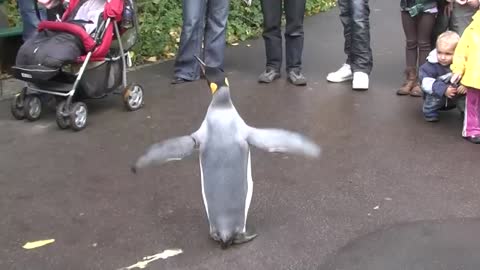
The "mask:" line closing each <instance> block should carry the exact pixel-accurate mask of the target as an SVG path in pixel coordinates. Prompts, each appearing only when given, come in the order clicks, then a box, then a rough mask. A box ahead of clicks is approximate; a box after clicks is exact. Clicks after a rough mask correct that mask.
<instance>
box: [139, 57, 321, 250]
mask: <svg viewBox="0 0 480 270" xmlns="http://www.w3.org/2000/svg"><path fill="white" fill-rule="evenodd" d="M196 58H197V60H198V61H199V62H200V65H201V68H202V72H203V74H204V75H205V78H206V80H207V82H208V86H209V88H210V90H211V93H212V100H211V103H210V105H209V107H208V110H207V113H206V116H205V118H204V120H203V122H202V124H201V125H200V128H199V129H198V130H197V131H195V132H193V133H192V134H190V135H186V136H181V137H176V138H171V139H167V140H165V141H163V142H160V143H157V144H154V145H152V146H151V147H150V148H149V149H147V151H146V152H145V153H144V154H143V155H142V156H141V157H140V158H138V160H137V161H136V162H135V164H134V165H133V167H132V171H133V172H134V173H136V172H137V171H138V170H139V169H142V168H145V167H147V166H150V165H153V164H157V165H159V164H162V163H165V162H168V161H171V160H181V159H182V158H184V157H187V156H189V155H190V154H192V153H193V152H194V151H195V150H198V151H199V160H200V175H201V187H202V195H203V202H204V206H205V210H206V214H207V218H208V222H209V225H210V236H211V237H212V239H213V240H215V241H218V242H220V245H221V247H222V248H223V249H225V248H227V247H229V246H230V245H232V244H241V243H245V242H248V241H250V240H252V239H254V238H255V237H256V236H257V234H255V233H253V232H252V231H250V230H247V226H246V223H247V215H248V210H249V207H250V202H251V199H252V192H253V181H252V169H251V159H250V147H249V146H250V145H253V146H256V147H258V148H260V149H263V150H266V151H269V152H284V153H292V154H301V155H305V156H309V157H319V155H320V151H321V149H320V147H319V146H318V145H317V144H315V143H314V142H313V141H311V140H310V139H308V138H306V137H305V136H303V135H301V134H298V133H294V132H291V131H287V130H282V129H258V128H254V127H251V126H248V125H247V124H246V123H245V121H244V120H243V119H242V118H241V117H240V115H239V114H238V112H237V110H236V109H235V107H234V105H233V103H232V99H231V97H230V88H229V83H228V80H227V78H226V77H225V73H224V72H223V70H222V69H220V68H215V67H209V66H206V65H205V63H203V61H202V60H201V59H199V58H198V57H196Z"/></svg>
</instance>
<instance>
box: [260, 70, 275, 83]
mask: <svg viewBox="0 0 480 270" xmlns="http://www.w3.org/2000/svg"><path fill="white" fill-rule="evenodd" d="M278 78H280V72H279V71H278V70H276V69H274V68H272V67H267V68H266V69H265V71H264V72H263V73H262V74H260V76H259V77H258V82H259V83H271V82H273V81H274V80H276V79H278Z"/></svg>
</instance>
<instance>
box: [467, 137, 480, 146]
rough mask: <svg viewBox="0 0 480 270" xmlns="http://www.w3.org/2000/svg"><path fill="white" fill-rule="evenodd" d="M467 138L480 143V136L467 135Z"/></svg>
mask: <svg viewBox="0 0 480 270" xmlns="http://www.w3.org/2000/svg"><path fill="white" fill-rule="evenodd" d="M465 140H467V141H469V142H471V143H474V144H480V136H470V137H465Z"/></svg>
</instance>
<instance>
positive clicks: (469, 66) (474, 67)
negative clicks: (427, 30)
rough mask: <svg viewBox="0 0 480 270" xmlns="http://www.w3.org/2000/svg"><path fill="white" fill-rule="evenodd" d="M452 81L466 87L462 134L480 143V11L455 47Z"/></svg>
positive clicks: (469, 139) (471, 140) (473, 141)
mask: <svg viewBox="0 0 480 270" xmlns="http://www.w3.org/2000/svg"><path fill="white" fill-rule="evenodd" d="M450 68H451V69H452V73H453V76H452V79H451V82H452V83H458V82H460V83H461V84H462V85H464V86H465V88H466V94H467V98H466V102H465V118H464V121H463V131H462V136H463V137H464V138H465V139H467V140H468V141H470V142H472V143H475V144H480V11H477V13H475V15H474V16H473V21H472V23H470V25H469V26H468V27H467V29H465V31H464V32H463V35H462V37H461V38H460V41H459V43H458V45H457V48H456V49H455V53H454V56H453V62H452V65H451V66H450Z"/></svg>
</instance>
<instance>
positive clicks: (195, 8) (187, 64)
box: [172, 0, 207, 83]
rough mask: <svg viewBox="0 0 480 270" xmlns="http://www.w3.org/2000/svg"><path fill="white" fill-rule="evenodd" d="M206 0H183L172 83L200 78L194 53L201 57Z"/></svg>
mask: <svg viewBox="0 0 480 270" xmlns="http://www.w3.org/2000/svg"><path fill="white" fill-rule="evenodd" d="M206 1H207V0H183V25H182V33H181V35H180V46H179V48H178V53H177V58H176V60H175V67H174V74H175V75H174V76H175V79H174V80H173V81H172V83H181V82H184V81H193V80H197V79H199V78H200V66H199V63H198V62H197V60H196V59H195V57H194V55H198V56H199V57H201V51H202V43H203V32H204V21H205V12H206Z"/></svg>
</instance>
